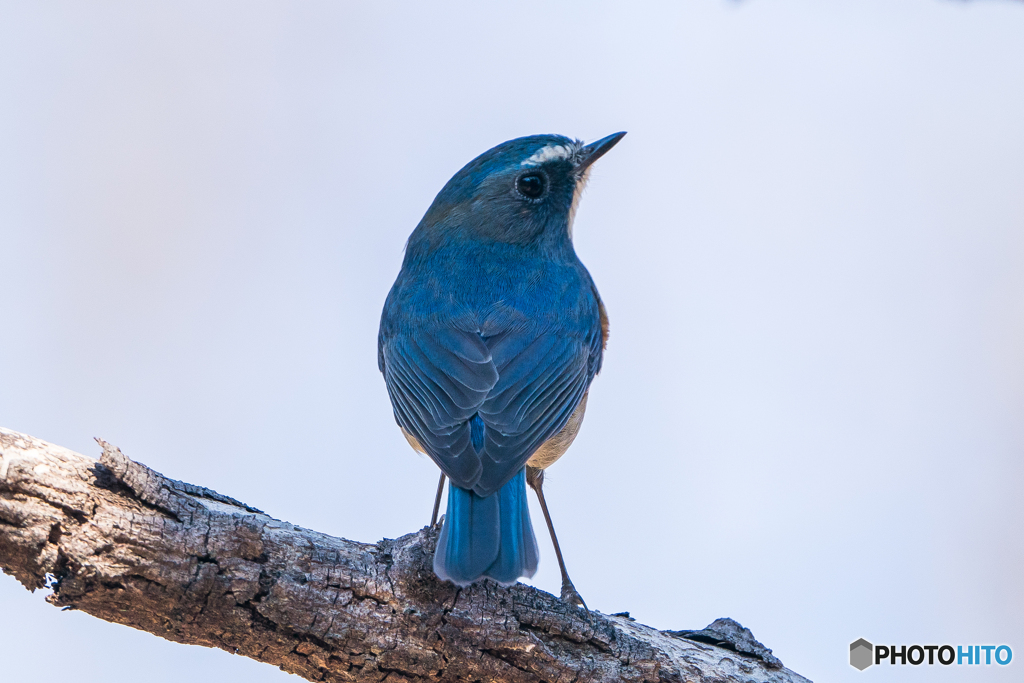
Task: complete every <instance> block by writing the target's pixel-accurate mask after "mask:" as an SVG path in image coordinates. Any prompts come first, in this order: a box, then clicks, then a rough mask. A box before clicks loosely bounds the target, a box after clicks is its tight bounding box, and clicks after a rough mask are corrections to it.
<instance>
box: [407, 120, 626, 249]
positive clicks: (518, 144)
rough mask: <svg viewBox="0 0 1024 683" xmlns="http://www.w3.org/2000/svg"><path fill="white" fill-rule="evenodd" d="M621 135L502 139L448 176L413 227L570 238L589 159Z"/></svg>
mask: <svg viewBox="0 0 1024 683" xmlns="http://www.w3.org/2000/svg"><path fill="white" fill-rule="evenodd" d="M624 135H625V133H624V132H623V133H615V134H614V135H609V136H608V137H605V138H601V139H600V140H598V141H597V142H593V143H591V144H589V145H585V144H583V142H581V141H579V140H571V139H569V138H567V137H564V136H562V135H531V136H529V137H524V138H516V139H515V140H509V141H508V142H503V143H502V144H500V145H498V146H497V147H494V148H493V149H490V150H488V151H486V152H484V153H483V154H481V155H480V156H478V157H477V158H476V159H473V161H471V162H469V163H468V164H466V165H465V166H464V167H463V168H462V170H460V171H459V172H458V173H456V174H455V175H454V176H453V177H452V179H451V180H449V181H448V183H447V184H446V185H445V186H444V188H443V189H442V190H441V191H440V192H439V193H438V195H437V197H436V198H435V199H434V202H433V204H431V205H430V209H428V210H427V213H426V215H425V216H424V217H423V220H422V221H421V222H420V225H419V227H417V232H421V231H423V232H426V233H443V234H452V233H455V234H462V235H466V236H469V237H474V238H482V239H488V240H494V241H499V242H510V243H529V242H534V241H537V240H538V239H540V238H541V237H542V236H545V235H548V236H550V237H553V238H556V239H557V238H558V237H560V236H568V237H571V231H572V220H573V216H574V214H575V213H576V206H577V204H578V202H579V198H580V194H581V193H582V191H583V187H584V185H585V184H586V182H587V176H588V175H589V173H590V168H591V164H593V163H594V162H595V161H597V159H598V158H600V157H601V156H602V155H603V154H604V153H605V152H607V151H608V150H610V149H611V148H612V147H614V146H615V144H616V143H617V142H618V141H619V140H621V139H622V137H623V136H624ZM423 236H426V235H423ZM432 236H433V237H440V234H435V235H432Z"/></svg>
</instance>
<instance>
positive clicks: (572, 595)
mask: <svg viewBox="0 0 1024 683" xmlns="http://www.w3.org/2000/svg"><path fill="white" fill-rule="evenodd" d="M562 602H567V603H569V604H570V605H576V606H577V607H582V608H583V609H585V610H587V611H588V612H589V611H590V610H589V609H588V608H587V603H585V602H583V597H582V596H581V595H580V594H579V592H578V591H577V590H576V586H574V585H572V581H570V580H569V579H568V577H566V579H565V581H562Z"/></svg>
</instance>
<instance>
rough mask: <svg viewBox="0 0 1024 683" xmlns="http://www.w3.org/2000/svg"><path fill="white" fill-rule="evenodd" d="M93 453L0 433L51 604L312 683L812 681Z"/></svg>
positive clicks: (739, 643) (9, 532) (23, 536)
mask: <svg viewBox="0 0 1024 683" xmlns="http://www.w3.org/2000/svg"><path fill="white" fill-rule="evenodd" d="M100 444H101V446H103V455H102V457H101V459H100V460H99V461H96V460H93V459H91V458H87V457H85V456H82V455H79V454H77V453H73V452H71V451H69V450H67V449H65V448H61V447H59V446H54V445H52V444H48V443H45V442H43V441H39V440H38V439H34V438H32V437H30V436H26V435H23V434H18V433H15V432H11V431H8V430H4V429H0V455H2V461H0V567H2V568H3V570H4V572H5V573H8V574H12V575H13V576H14V577H16V578H17V579H18V580H19V581H20V582H21V583H22V584H23V585H24V586H25V587H26V588H29V589H32V590H34V589H37V588H42V587H44V586H46V585H49V586H50V587H51V588H52V589H53V593H52V595H50V596H49V597H48V598H47V600H48V601H49V602H50V603H52V604H54V605H57V606H60V607H64V608H72V609H78V610H82V611H84V612H88V613H89V614H92V615H93V616H96V617H99V618H100V619H105V620H107V621H112V622H116V623H119V624H127V625H129V626H133V627H135V628H138V629H141V630H143V631H147V632H149V633H153V634H155V635H158V636H161V637H163V638H167V639H168V640H173V641H175V642H179V643H189V644H193V645H205V646H207V647H218V648H221V649H223V650H227V651H229V652H234V653H237V654H240V655H244V656H246V657H251V658H253V659H257V660H259V661H261V662H267V663H269V664H274V665H276V666H279V667H281V668H282V669H284V670H285V671H288V672H291V673H294V674H297V675H299V676H302V677H303V678H305V679H307V680H311V681H374V682H376V681H387V682H388V683H398V682H400V681H478V680H482V681H515V682H520V681H523V682H525V681H573V682H580V683H582V682H586V681H699V682H711V681H716V682H717V681H771V682H774V683H792V682H798V681H800V682H803V681H806V679H805V678H803V677H801V676H799V675H797V674H795V673H793V672H791V671H789V670H788V669H785V668H782V665H781V663H780V662H779V661H778V660H777V659H775V658H774V657H773V656H772V655H771V651H770V650H767V649H766V648H764V647H763V646H761V644H760V643H758V642H757V641H756V640H754V639H753V636H752V635H751V634H750V632H749V631H747V630H746V629H743V628H742V627H740V626H739V625H738V624H736V623H735V622H732V621H730V620H718V621H716V622H715V623H714V624H712V625H711V626H709V627H708V628H707V629H703V630H701V631H657V630H655V629H652V628H649V627H647V626H642V625H640V624H638V623H636V622H635V621H633V620H631V619H630V618H629V616H628V615H627V614H621V615H611V616H609V615H605V614H601V613H598V612H594V611H590V612H587V611H586V610H584V609H581V608H577V607H574V606H572V605H569V604H566V603H563V602H561V601H560V600H559V599H557V598H555V597H554V596H552V595H549V594H548V593H545V592H543V591H540V590H537V589H535V588H532V587H529V586H524V585H516V586H513V587H512V588H510V589H505V588H501V587H500V586H498V585H496V584H493V583H490V582H485V583H482V584H478V585H475V586H472V587H470V588H468V589H461V590H459V589H457V588H455V587H454V586H452V585H451V584H448V583H442V582H440V581H438V580H437V578H436V577H435V576H434V574H433V572H432V570H431V563H430V558H431V554H432V552H433V549H434V544H435V542H436V539H437V529H436V528H425V529H422V530H421V531H419V532H417V533H414V534H409V535H407V536H404V537H402V538H399V539H394V540H391V539H385V540H383V541H381V542H379V543H376V544H366V543H357V542H354V541H348V540H345V539H341V538H334V537H332V536H328V535H326V534H321V533H318V532H315V531H310V530H309V529H303V528H301V527H297V526H294V525H292V524H288V523H287V522H281V521H279V520H276V519H273V518H271V517H269V516H267V515H266V514H263V513H262V512H260V511H259V510H257V509H255V508H253V507H250V506H248V505H245V504H243V503H240V502H238V501H236V500H233V499H231V498H228V497H226V496H222V495H220V494H218V493H216V492H214V491H211V490H209V489H205V488H202V487H198V486H192V485H190V484H185V483H183V482H179V481H174V480H172V479H168V478H166V477H164V476H162V475H160V474H158V473H156V472H154V471H152V470H150V469H149V468H147V467H146V466H144V465H141V464H139V463H136V462H134V461H132V460H129V459H128V458H126V457H125V456H124V455H122V454H121V452H120V451H119V450H118V449H116V448H113V447H111V446H109V445H108V444H105V443H103V442H100Z"/></svg>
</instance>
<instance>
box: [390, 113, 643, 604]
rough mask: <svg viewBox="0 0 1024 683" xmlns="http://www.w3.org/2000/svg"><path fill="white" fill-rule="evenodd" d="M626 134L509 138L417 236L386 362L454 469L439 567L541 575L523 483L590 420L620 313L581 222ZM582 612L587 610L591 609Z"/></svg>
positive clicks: (464, 173)
mask: <svg viewBox="0 0 1024 683" xmlns="http://www.w3.org/2000/svg"><path fill="white" fill-rule="evenodd" d="M624 135H625V133H616V134H614V135H609V136H608V137H606V138H602V139H601V140H598V141H597V142H594V143H592V144H589V145H584V144H583V143H582V142H580V141H578V140H571V139H569V138H566V137H563V136H561V135H532V136H529V137H524V138H517V139H515V140H509V141H508V142H504V143H502V144H500V145H498V146H497V147H494V148H493V149H491V150H488V151H487V152H484V153H483V154H481V155H480V156H478V157H477V158H476V159H474V160H473V161H471V162H469V163H468V164H466V166H465V167H464V168H462V170H460V171H459V172H458V173H456V174H455V176H453V177H452V179H451V180H449V181H448V183H447V184H446V185H445V186H444V188H443V189H442V190H441V192H440V193H438V195H437V197H436V198H435V199H434V202H433V203H432V204H431V205H430V208H429V209H428V210H427V213H426V215H424V216H423V219H422V220H421V221H420V223H419V225H417V226H416V229H415V230H413V232H412V235H411V236H410V237H409V241H408V244H407V245H406V251H405V259H404V261H403V263H402V269H401V271H400V272H399V274H398V279H397V280H396V281H395V284H394V286H393V287H392V288H391V292H390V293H389V294H388V298H387V301H386V302H385V304H384V312H383V314H382V315H381V322H380V333H379V335H378V366H379V367H380V371H381V372H382V373H383V375H384V381H385V383H386V384H387V389H388V394H389V395H390V397H391V404H392V407H393V408H394V412H395V420H396V421H397V422H398V425H399V427H401V429H402V433H403V434H404V435H405V438H406V439H407V440H408V441H409V443H410V445H412V447H413V448H414V449H416V450H417V451H420V452H422V453H425V454H426V455H428V456H429V457H430V458H431V459H432V460H433V461H434V462H435V463H436V464H437V466H438V467H440V468H441V479H440V481H439V483H438V489H437V500H436V501H435V503H434V518H433V519H432V521H431V523H432V524H434V523H436V519H437V510H438V506H439V504H440V498H441V494H442V491H443V489H444V482H445V477H447V478H448V479H449V480H450V481H451V486H449V489H448V509H447V512H446V514H445V517H444V525H443V527H442V529H441V533H440V536H439V537H438V542H437V550H436V551H435V554H434V572H435V573H436V574H437V576H438V577H440V578H441V579H443V580H448V581H451V582H453V583H455V584H456V585H459V586H467V585H469V584H472V583H474V582H476V581H479V580H480V579H482V578H484V577H487V578H490V579H493V580H494V581H497V582H498V583H500V584H502V585H504V586H509V585H512V584H514V583H515V582H516V581H517V580H518V579H519V578H520V577H524V576H526V577H529V576H533V574H534V572H535V571H536V569H537V560H538V550H537V541H536V538H535V537H534V534H533V526H532V525H531V523H530V512H529V509H528V507H527V500H526V484H527V483H528V484H529V485H530V487H531V488H533V489H534V491H536V493H537V496H538V499H539V500H540V504H541V509H542V510H543V512H544V517H545V521H546V522H547V525H548V531H549V533H550V534H551V540H552V542H553V544H554V547H555V553H556V556H557V558H558V564H559V568H560V570H561V573H562V599H563V600H566V601H569V602H573V603H576V604H579V605H584V603H583V600H582V598H581V597H580V596H579V593H578V592H577V591H576V588H575V587H574V586H573V584H572V581H571V580H570V579H569V576H568V573H567V572H566V570H565V562H564V561H563V559H562V553H561V550H560V548H559V547H558V540H557V538H556V537H555V531H554V527H553V526H552V524H551V516H550V514H549V513H548V509H547V503H546V502H545V500H544V494H543V490H542V485H543V481H544V469H545V468H547V467H549V466H550V465H552V464H553V463H554V462H555V461H556V460H558V458H559V457H561V455H562V454H563V453H564V452H565V451H566V449H567V448H568V447H569V445H570V444H571V443H572V441H573V439H575V438H576V434H577V433H578V432H579V429H580V425H581V423H582V422H583V414H584V411H585V410H586V406H587V392H588V390H589V388H590V383H591V381H592V380H593V379H594V376H595V375H596V374H597V373H598V371H599V370H600V369H601V360H602V356H603V353H604V347H605V344H606V342H607V338H608V318H607V316H606V314H605V310H604V305H603V304H602V303H601V297H600V296H599V295H598V293H597V288H596V287H595V285H594V282H593V280H592V279H591V277H590V273H588V272H587V269H586V268H585V267H584V266H583V264H582V263H581V262H580V260H579V258H578V257H577V256H576V251H575V249H574V248H573V243H572V223H573V217H574V215H575V213H576V207H577V205H578V204H579V200H580V195H581V193H582V192H583V187H584V185H585V184H586V181H587V177H588V175H589V172H590V168H591V164H593V163H594V162H595V161H596V160H597V159H598V158H599V157H601V156H602V155H603V154H604V153H605V152H607V151H608V150H609V149H611V148H612V147H613V146H614V145H615V144H616V143H617V142H618V141H619V140H621V139H622V137H623V136H624ZM584 606H585V605H584Z"/></svg>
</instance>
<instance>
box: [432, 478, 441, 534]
mask: <svg viewBox="0 0 1024 683" xmlns="http://www.w3.org/2000/svg"><path fill="white" fill-rule="evenodd" d="M443 492H444V472H442V473H441V478H440V479H438V480H437V496H436V497H435V498H434V512H433V513H432V514H431V515H430V526H434V525H435V524H437V513H438V511H440V509H441V494H442V493H443Z"/></svg>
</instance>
